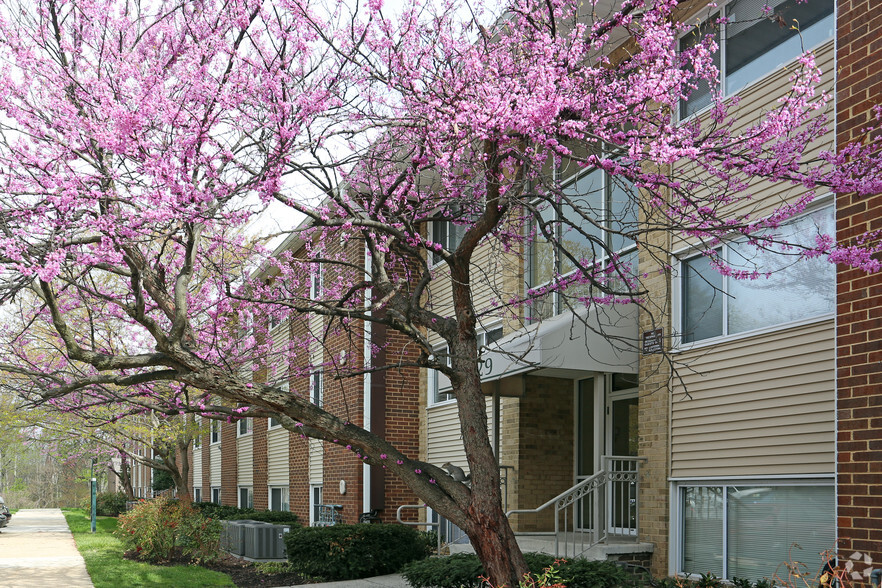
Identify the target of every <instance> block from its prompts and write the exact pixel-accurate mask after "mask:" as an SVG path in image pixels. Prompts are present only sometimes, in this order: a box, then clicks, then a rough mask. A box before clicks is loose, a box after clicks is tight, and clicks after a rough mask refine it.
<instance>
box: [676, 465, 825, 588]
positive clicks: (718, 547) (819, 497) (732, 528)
mask: <svg viewBox="0 0 882 588" xmlns="http://www.w3.org/2000/svg"><path fill="white" fill-rule="evenodd" d="M678 491H679V497H678V505H677V507H678V508H679V510H680V513H679V521H680V523H679V529H680V538H679V541H678V545H677V548H678V551H679V552H678V558H677V560H678V568H679V569H678V570H677V571H678V572H680V573H685V574H690V573H695V574H706V573H713V574H715V575H717V576H720V577H723V578H734V577H735V576H738V577H742V578H748V579H750V580H752V581H756V580H759V579H761V578H763V577H765V576H769V575H770V573H771V572H772V571H774V570H775V569H778V567H779V566H780V565H781V564H782V563H783V562H786V561H790V560H791V554H790V549H791V547H792V545H793V544H794V543H798V544H799V546H800V547H801V548H802V549H800V550H799V551H798V558H797V559H799V561H800V562H802V563H804V564H806V565H807V568H808V569H810V570H816V569H819V568H820V567H821V564H822V563H823V562H822V560H821V556H820V555H819V554H821V553H822V552H824V551H825V550H828V549H831V546H833V545H835V536H834V535H835V533H834V528H833V521H834V520H835V518H834V517H835V506H834V498H833V486H832V485H797V484H795V483H794V484H792V485H786V483H784V484H782V483H781V482H776V483H772V484H768V485H767V484H757V483H756V482H750V483H745V484H741V483H737V482H733V483H731V484H716V485H706V486H705V485H699V484H689V485H683V486H680V487H679V490H678Z"/></svg>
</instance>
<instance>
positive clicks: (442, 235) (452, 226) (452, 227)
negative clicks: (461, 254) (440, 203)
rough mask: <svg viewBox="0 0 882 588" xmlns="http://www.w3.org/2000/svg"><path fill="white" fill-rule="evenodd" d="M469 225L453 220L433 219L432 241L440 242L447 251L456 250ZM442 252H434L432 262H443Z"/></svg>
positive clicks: (434, 263)
mask: <svg viewBox="0 0 882 588" xmlns="http://www.w3.org/2000/svg"><path fill="white" fill-rule="evenodd" d="M467 230H468V227H467V226H465V225H458V224H456V223H454V222H452V221H432V241H434V242H435V243H438V244H439V245H441V246H442V247H444V249H446V250H447V251H455V250H456V248H457V247H459V244H460V243H462V238H463V236H465V234H466V231H467ZM441 259H442V258H441V253H439V252H437V251H436V252H433V253H432V264H433V265H436V264H439V263H441Z"/></svg>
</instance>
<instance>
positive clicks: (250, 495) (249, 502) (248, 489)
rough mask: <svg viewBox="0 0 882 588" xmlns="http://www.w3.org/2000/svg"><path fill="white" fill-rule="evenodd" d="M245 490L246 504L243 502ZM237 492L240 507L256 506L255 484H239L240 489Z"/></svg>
mask: <svg viewBox="0 0 882 588" xmlns="http://www.w3.org/2000/svg"><path fill="white" fill-rule="evenodd" d="M243 492H245V504H242V493H243ZM236 494H237V495H238V500H239V508H254V487H253V486H239V491H238V492H237V493H236Z"/></svg>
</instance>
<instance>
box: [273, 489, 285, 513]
mask: <svg viewBox="0 0 882 588" xmlns="http://www.w3.org/2000/svg"><path fill="white" fill-rule="evenodd" d="M270 510H284V511H288V510H290V508H289V505H288V488H287V487H286V486H278V487H275V488H272V487H271V488H270Z"/></svg>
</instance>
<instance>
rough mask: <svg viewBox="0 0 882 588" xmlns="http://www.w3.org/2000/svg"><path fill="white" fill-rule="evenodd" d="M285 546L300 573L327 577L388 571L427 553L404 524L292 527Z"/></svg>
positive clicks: (338, 578)
mask: <svg viewBox="0 0 882 588" xmlns="http://www.w3.org/2000/svg"><path fill="white" fill-rule="evenodd" d="M285 548H286V550H287V553H288V561H290V562H291V563H293V564H294V565H296V566H297V570H298V571H299V572H300V573H302V574H305V575H307V576H318V577H321V578H325V579H327V580H353V579H356V578H367V577H370V576H380V575H383V574H391V573H394V572H397V571H398V570H399V569H401V566H403V565H404V564H406V563H407V562H410V561H413V560H416V559H420V558H423V557H426V556H427V555H428V551H427V549H426V543H425V541H424V540H423V539H421V538H420V535H419V533H418V532H417V531H416V530H415V529H413V528H412V527H407V526H404V525H364V524H361V525H334V526H333V527H295V528H292V529H291V532H290V533H287V534H286V535H285Z"/></svg>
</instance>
